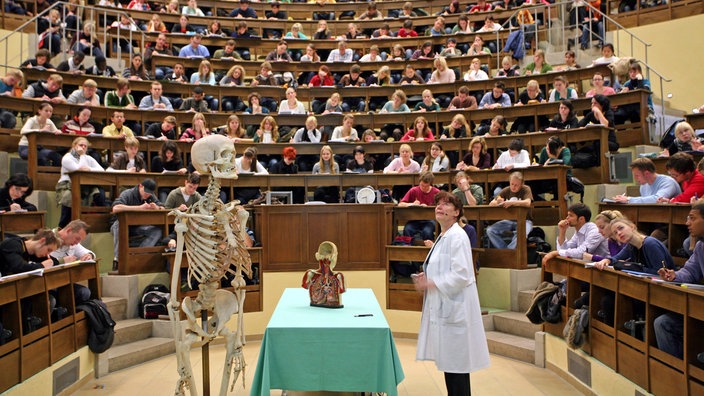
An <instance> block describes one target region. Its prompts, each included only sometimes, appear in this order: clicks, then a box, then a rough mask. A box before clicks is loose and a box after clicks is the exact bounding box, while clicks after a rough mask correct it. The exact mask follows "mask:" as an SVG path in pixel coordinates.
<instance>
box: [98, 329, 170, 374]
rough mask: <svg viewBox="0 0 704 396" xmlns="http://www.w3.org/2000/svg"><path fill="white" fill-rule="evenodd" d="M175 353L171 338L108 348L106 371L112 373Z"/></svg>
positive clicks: (156, 338) (150, 339)
mask: <svg viewBox="0 0 704 396" xmlns="http://www.w3.org/2000/svg"><path fill="white" fill-rule="evenodd" d="M175 351H176V348H175V345H174V340H173V339H172V338H159V337H151V338H147V339H146V340H140V341H135V342H131V343H129V344H124V345H118V346H116V347H112V348H110V349H109V350H108V351H107V352H106V353H107V354H108V356H107V359H108V370H109V372H114V371H118V370H122V369H123V368H127V367H132V366H135V365H137V364H140V363H144V362H146V361H149V360H152V359H156V358H159V357H162V356H166V355H169V354H172V353H174V352H175Z"/></svg>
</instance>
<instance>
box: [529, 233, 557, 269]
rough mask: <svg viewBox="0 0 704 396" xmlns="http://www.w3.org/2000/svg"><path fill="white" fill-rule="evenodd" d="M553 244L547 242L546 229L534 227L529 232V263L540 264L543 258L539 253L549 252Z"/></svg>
mask: <svg viewBox="0 0 704 396" xmlns="http://www.w3.org/2000/svg"><path fill="white" fill-rule="evenodd" d="M551 250H552V246H550V244H549V243H547V242H545V231H543V229H542V228H540V227H533V229H532V230H531V231H530V232H529V233H528V264H537V265H538V266H540V264H541V260H542V258H541V257H540V254H539V253H541V252H542V253H548V252H550V251H551Z"/></svg>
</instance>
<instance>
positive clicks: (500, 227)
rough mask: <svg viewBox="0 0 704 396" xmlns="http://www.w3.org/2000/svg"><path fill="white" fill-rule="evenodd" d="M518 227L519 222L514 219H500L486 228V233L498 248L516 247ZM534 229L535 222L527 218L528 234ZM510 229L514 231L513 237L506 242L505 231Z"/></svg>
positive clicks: (492, 244)
mask: <svg viewBox="0 0 704 396" xmlns="http://www.w3.org/2000/svg"><path fill="white" fill-rule="evenodd" d="M516 227H517V224H516V222H515V221H513V220H499V221H497V222H496V223H494V224H492V225H490V226H489V227H488V228H487V229H486V234H487V236H488V237H489V241H491V246H493V247H494V248H496V249H515V248H516V235H517V233H516ZM532 229H533V222H532V221H530V220H526V235H528V234H529V233H530V231H531V230H532ZM509 231H510V232H512V233H513V238H512V239H511V242H510V243H508V244H506V242H505V241H504V239H503V235H504V233H506V232H509Z"/></svg>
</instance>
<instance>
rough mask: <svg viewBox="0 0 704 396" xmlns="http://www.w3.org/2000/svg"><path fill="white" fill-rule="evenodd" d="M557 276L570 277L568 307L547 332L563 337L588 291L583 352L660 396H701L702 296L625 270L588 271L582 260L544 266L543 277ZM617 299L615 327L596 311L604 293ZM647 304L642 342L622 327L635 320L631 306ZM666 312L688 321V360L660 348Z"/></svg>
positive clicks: (554, 261) (546, 326)
mask: <svg viewBox="0 0 704 396" xmlns="http://www.w3.org/2000/svg"><path fill="white" fill-rule="evenodd" d="M554 275H560V276H561V277H566V278H567V304H568V306H567V307H563V311H562V313H563V316H562V322H561V323H557V324H547V323H546V324H544V330H545V331H547V332H549V333H551V334H554V335H556V336H558V337H561V338H562V329H563V327H564V325H565V322H566V320H567V317H568V316H567V315H570V314H572V312H573V308H572V302H573V301H574V300H575V299H576V298H578V297H579V296H580V295H581V292H582V290H583V288H584V286H585V284H586V285H588V287H589V293H590V302H589V307H590V308H589V311H590V312H589V316H590V318H589V326H590V328H589V331H588V332H586V333H585V334H587V336H588V340H587V343H586V344H585V345H584V346H582V349H583V350H584V351H585V352H586V353H589V354H591V355H592V356H593V357H595V358H597V359H599V360H600V361H602V362H603V363H604V364H606V365H607V366H609V367H611V368H612V369H613V370H615V371H617V372H618V373H619V374H621V375H623V376H624V377H626V378H628V379H629V380H631V381H633V382H635V383H636V384H638V385H640V386H641V387H643V388H644V389H646V390H647V391H649V392H652V393H654V394H657V395H672V396H674V395H698V394H700V393H701V390H702V388H701V386H700V385H699V381H701V380H702V378H704V375H703V374H704V364H702V363H700V362H699V361H698V360H697V358H696V355H697V354H698V353H699V352H701V351H702V348H704V344H703V342H702V340H701V337H699V335H700V334H702V332H703V331H704V305H701V303H702V302H704V292H702V291H701V290H694V289H692V288H682V287H679V286H677V285H671V284H663V283H659V282H653V281H651V280H650V278H641V277H637V276H633V275H629V274H627V273H624V272H621V271H614V270H610V269H607V270H604V271H599V270H596V269H586V268H584V262H583V261H580V260H574V259H567V258H563V257H556V258H554V259H552V260H550V262H549V263H548V266H547V269H546V268H545V267H544V268H543V279H544V280H548V281H552V280H553V277H554ZM608 293H611V294H612V295H614V296H615V299H614V300H615V309H614V314H615V319H614V325H609V324H606V323H604V322H602V321H601V320H600V319H599V318H598V316H597V312H598V311H599V310H600V309H601V307H600V303H601V299H602V297H603V296H604V295H606V294H608ZM635 301H639V302H640V303H642V304H644V305H645V307H646V308H645V318H644V319H645V321H646V324H645V333H644V340H640V339H638V338H635V337H632V336H631V335H630V334H629V332H628V330H626V329H625V328H624V326H623V324H624V323H625V322H626V321H629V320H631V319H634V316H635V315H636V314H635V312H634V310H633V302H635ZM666 312H676V313H679V314H681V315H683V316H684V317H685V320H684V334H685V336H684V359H677V358H675V357H673V356H671V355H669V354H667V353H665V352H663V351H661V350H660V349H658V348H657V342H656V340H655V334H654V331H653V321H654V320H655V318H657V317H658V316H660V315H661V314H663V313H666Z"/></svg>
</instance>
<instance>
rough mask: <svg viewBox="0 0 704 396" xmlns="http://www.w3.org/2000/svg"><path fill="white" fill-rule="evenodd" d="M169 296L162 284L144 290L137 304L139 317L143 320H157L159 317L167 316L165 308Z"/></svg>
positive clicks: (166, 288) (152, 285)
mask: <svg viewBox="0 0 704 396" xmlns="http://www.w3.org/2000/svg"><path fill="white" fill-rule="evenodd" d="M170 298H171V294H170V293H169V288H168V287H166V286H164V285H162V284H158V283H155V284H151V285H149V286H147V287H145V288H144V291H143V292H142V300H141V301H140V302H139V317H140V318H143V319H158V318H159V315H168V314H169V310H168V308H167V307H166V306H167V304H168V303H169V299H170Z"/></svg>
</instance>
